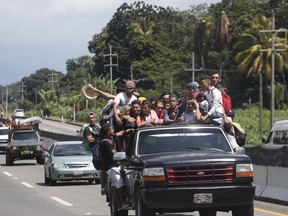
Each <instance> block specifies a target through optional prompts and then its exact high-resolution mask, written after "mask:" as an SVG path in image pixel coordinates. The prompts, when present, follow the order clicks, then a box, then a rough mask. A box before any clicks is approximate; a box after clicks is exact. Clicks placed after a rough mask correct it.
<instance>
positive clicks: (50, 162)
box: [44, 141, 100, 186]
mask: <svg viewBox="0 0 288 216" xmlns="http://www.w3.org/2000/svg"><path fill="white" fill-rule="evenodd" d="M44 179H45V184H49V185H51V186H52V185H56V183H57V181H73V180H88V182H89V183H93V182H94V181H95V182H96V183H99V181H100V171H98V170H96V169H95V168H94V166H93V163H92V155H91V152H90V151H86V150H85V148H84V145H83V144H82V141H64V142H56V143H54V144H53V145H52V146H51V148H50V150H49V151H48V152H47V154H46V155H45V163H44Z"/></svg>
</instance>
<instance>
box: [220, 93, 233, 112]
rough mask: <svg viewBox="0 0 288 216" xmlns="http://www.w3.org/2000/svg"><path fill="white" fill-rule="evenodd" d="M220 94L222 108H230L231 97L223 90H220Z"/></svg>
mask: <svg viewBox="0 0 288 216" xmlns="http://www.w3.org/2000/svg"><path fill="white" fill-rule="evenodd" d="M221 95H222V102H223V104H222V105H223V108H224V110H225V112H226V111H227V110H229V109H232V100H231V97H230V96H229V95H228V94H226V93H224V92H221Z"/></svg>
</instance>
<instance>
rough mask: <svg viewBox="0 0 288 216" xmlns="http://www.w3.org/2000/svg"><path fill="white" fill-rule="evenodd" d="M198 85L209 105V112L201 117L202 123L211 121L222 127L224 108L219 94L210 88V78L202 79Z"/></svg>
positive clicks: (217, 90) (212, 87) (213, 88)
mask: <svg viewBox="0 0 288 216" xmlns="http://www.w3.org/2000/svg"><path fill="white" fill-rule="evenodd" d="M200 84H201V88H202V89H203V90H204V91H205V92H204V94H205V96H206V99H207V101H208V103H209V109H208V110H209V111H208V113H207V114H206V115H203V116H201V119H202V121H207V120H211V121H216V122H217V123H218V124H220V125H223V116H224V108H223V102H222V94H221V92H220V91H219V89H217V88H215V87H214V86H212V81H211V78H210V76H204V77H202V78H201V82H200Z"/></svg>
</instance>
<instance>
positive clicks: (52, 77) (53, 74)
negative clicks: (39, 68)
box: [48, 71, 58, 91]
mask: <svg viewBox="0 0 288 216" xmlns="http://www.w3.org/2000/svg"><path fill="white" fill-rule="evenodd" d="M48 76H51V80H49V81H48V82H50V83H51V88H52V91H54V83H57V79H56V80H54V76H56V77H57V76H58V74H56V73H54V71H52V72H51V74H48Z"/></svg>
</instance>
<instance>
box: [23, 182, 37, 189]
mask: <svg viewBox="0 0 288 216" xmlns="http://www.w3.org/2000/svg"><path fill="white" fill-rule="evenodd" d="M21 184H23V185H25V186H26V187H29V188H33V187H34V186H32V185H30V184H28V183H27V182H21Z"/></svg>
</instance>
